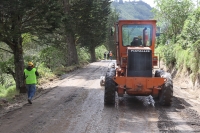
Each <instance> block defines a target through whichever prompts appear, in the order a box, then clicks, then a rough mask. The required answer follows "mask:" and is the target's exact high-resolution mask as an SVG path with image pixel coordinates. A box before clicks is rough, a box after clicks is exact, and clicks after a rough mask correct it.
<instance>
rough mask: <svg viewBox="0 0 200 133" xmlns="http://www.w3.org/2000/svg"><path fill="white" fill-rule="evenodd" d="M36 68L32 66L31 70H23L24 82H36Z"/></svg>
mask: <svg viewBox="0 0 200 133" xmlns="http://www.w3.org/2000/svg"><path fill="white" fill-rule="evenodd" d="M35 72H36V68H33V69H32V70H31V71H28V70H27V69H25V70H24V73H25V78H26V84H36V83H37V80H36V75H35Z"/></svg>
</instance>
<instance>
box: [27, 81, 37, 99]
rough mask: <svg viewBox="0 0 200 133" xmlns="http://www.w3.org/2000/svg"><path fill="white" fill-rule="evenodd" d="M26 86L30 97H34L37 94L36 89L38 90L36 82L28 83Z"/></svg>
mask: <svg viewBox="0 0 200 133" xmlns="http://www.w3.org/2000/svg"><path fill="white" fill-rule="evenodd" d="M26 88H27V90H28V99H30V100H31V99H32V98H33V96H34V95H35V91H36V85H35V84H27V85H26Z"/></svg>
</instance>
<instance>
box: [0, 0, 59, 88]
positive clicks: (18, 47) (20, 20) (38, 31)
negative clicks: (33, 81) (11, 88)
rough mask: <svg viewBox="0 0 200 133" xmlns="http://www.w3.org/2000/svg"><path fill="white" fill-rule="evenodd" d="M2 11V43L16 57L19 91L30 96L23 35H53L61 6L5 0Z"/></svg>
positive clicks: (48, 1)
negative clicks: (26, 76)
mask: <svg viewBox="0 0 200 133" xmlns="http://www.w3.org/2000/svg"><path fill="white" fill-rule="evenodd" d="M0 7H1V8H0V41H1V42H4V44H5V45H7V46H9V48H10V50H11V51H10V52H11V53H12V54H13V56H14V66H15V68H14V70H13V72H14V76H15V78H14V79H15V82H16V89H18V90H20V92H26V91H25V90H26V89H25V86H24V84H25V83H24V77H23V75H24V74H23V73H24V72H23V70H24V57H23V45H22V43H23V37H22V35H23V34H25V33H29V34H31V35H36V36H39V35H43V34H47V33H51V32H52V31H53V30H54V29H55V28H57V27H58V26H59V25H58V24H59V20H60V19H61V18H62V12H61V11H60V9H61V4H60V3H59V2H58V1H57V2H55V1H54V0H44V1H41V0H31V1H27V0H1V1H0Z"/></svg>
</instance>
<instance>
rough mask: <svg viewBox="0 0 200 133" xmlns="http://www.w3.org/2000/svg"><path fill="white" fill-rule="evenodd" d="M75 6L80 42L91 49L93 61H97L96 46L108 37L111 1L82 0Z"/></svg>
mask: <svg viewBox="0 0 200 133" xmlns="http://www.w3.org/2000/svg"><path fill="white" fill-rule="evenodd" d="M74 7H76V8H73V11H74V15H73V16H76V29H77V30H76V31H77V37H78V42H79V43H80V44H81V45H82V46H84V47H87V48H88V49H89V51H90V55H91V61H92V62H93V61H96V57H95V48H96V47H97V46H99V45H101V43H103V42H104V41H105V39H106V33H107V28H108V27H107V20H108V16H109V14H110V1H109V0H93V1H91V0H85V1H81V0H80V1H79V2H78V3H76V5H74ZM77 7H79V8H77Z"/></svg>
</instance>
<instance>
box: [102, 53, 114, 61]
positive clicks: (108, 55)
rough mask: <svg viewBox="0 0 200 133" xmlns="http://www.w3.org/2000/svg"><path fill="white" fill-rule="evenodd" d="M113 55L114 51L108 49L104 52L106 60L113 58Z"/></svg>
mask: <svg viewBox="0 0 200 133" xmlns="http://www.w3.org/2000/svg"><path fill="white" fill-rule="evenodd" d="M112 56H113V54H112V51H106V52H105V53H104V59H105V60H106V59H110V60H112Z"/></svg>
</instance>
